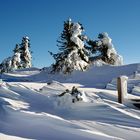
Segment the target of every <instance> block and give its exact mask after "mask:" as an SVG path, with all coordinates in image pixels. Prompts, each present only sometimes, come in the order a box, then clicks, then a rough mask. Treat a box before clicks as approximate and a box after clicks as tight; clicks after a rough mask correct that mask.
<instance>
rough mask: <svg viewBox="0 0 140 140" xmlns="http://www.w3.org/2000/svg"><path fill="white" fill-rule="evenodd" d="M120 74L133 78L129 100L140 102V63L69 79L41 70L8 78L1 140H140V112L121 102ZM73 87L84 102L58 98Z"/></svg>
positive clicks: (1, 102)
mask: <svg viewBox="0 0 140 140" xmlns="http://www.w3.org/2000/svg"><path fill="white" fill-rule="evenodd" d="M120 75H126V76H128V77H129V80H128V89H129V91H130V93H131V94H130V96H129V97H131V96H134V97H135V98H140V94H139V93H140V92H139V91H140V76H139V75H140V64H132V65H125V66H119V67H116V66H115V67H114V66H102V67H92V68H90V69H89V70H88V71H86V72H78V71H77V72H76V71H75V72H74V73H73V74H72V75H68V76H64V75H62V74H60V75H51V74H48V72H47V70H45V71H40V70H39V69H36V68H32V69H25V70H22V71H21V70H20V71H16V72H13V73H9V74H4V75H2V77H1V78H2V79H3V80H5V82H1V84H0V140H18V139H19V140H22V139H26V140H27V139H36V140H50V139H52V140H66V139H67V140H71V139H75V140H124V139H125V140H139V139H140V110H139V109H138V108H136V107H135V106H133V105H132V104H131V103H130V102H129V100H127V99H126V102H125V103H124V104H123V105H122V104H119V103H117V91H116V90H115V85H116V83H115V79H116V78H117V77H118V76H120ZM52 81H53V82H52ZM56 81H57V82H56ZM130 81H131V82H130ZM73 86H76V87H78V89H79V91H81V93H82V99H83V100H82V101H77V102H75V103H72V96H71V95H70V94H66V95H65V96H62V97H59V96H58V95H60V94H61V93H62V92H64V91H65V90H66V89H69V90H71V89H72V87H73ZM111 87H114V88H113V89H114V90H112V89H110V88H111Z"/></svg>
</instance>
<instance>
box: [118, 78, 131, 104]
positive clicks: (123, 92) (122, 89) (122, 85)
mask: <svg viewBox="0 0 140 140" xmlns="http://www.w3.org/2000/svg"><path fill="white" fill-rule="evenodd" d="M127 79H128V77H127V76H120V77H118V79H117V89H118V103H123V101H124V98H125V97H126V96H127Z"/></svg>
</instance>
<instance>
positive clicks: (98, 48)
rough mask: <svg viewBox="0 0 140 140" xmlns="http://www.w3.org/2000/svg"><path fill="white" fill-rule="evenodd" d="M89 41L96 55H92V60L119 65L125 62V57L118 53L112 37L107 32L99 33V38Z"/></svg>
mask: <svg viewBox="0 0 140 140" xmlns="http://www.w3.org/2000/svg"><path fill="white" fill-rule="evenodd" d="M87 43H88V44H89V45H90V46H91V51H92V54H93V55H94V56H92V57H90V61H91V62H93V63H96V62H100V63H102V64H103V63H106V64H110V65H117V66H118V65H122V64H123V57H122V56H121V55H119V54H118V53H117V51H116V50H115V48H114V45H113V44H112V39H111V38H110V37H109V36H108V34H107V33H106V32H103V33H100V34H99V35H98V40H95V41H93V40H88V42H87ZM99 65H101V64H99Z"/></svg>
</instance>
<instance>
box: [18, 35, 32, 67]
mask: <svg viewBox="0 0 140 140" xmlns="http://www.w3.org/2000/svg"><path fill="white" fill-rule="evenodd" d="M20 52H21V56H20V58H21V67H22V68H30V67H31V66H32V56H31V51H30V40H29V37H27V36H26V37H23V38H22V43H21V48H20Z"/></svg>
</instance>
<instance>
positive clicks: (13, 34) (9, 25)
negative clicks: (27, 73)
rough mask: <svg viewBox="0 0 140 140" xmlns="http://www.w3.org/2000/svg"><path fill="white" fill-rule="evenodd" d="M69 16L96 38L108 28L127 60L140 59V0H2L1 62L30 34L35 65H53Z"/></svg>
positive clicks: (0, 3)
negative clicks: (53, 56)
mask: <svg viewBox="0 0 140 140" xmlns="http://www.w3.org/2000/svg"><path fill="white" fill-rule="evenodd" d="M69 17H71V18H72V20H73V21H74V22H78V21H80V22H81V23H82V24H83V26H84V28H85V34H86V35H87V36H89V37H90V38H92V39H96V38H97V35H98V33H100V32H108V34H109V35H110V37H111V38H112V40H113V44H114V46H115V48H116V50H117V51H118V53H119V54H121V55H122V56H123V57H124V62H125V63H126V64H129V63H139V62H140V49H139V48H140V0H0V62H1V61H2V60H3V59H4V58H6V57H9V56H11V55H12V54H13V52H12V50H13V48H14V47H15V44H16V43H21V39H22V37H23V36H29V37H30V40H31V50H32V51H33V64H34V66H36V67H44V66H49V65H51V64H52V63H53V62H54V61H53V58H52V57H51V56H50V55H49V53H48V51H52V52H57V51H58V48H57V46H56V44H57V43H56V40H57V39H58V37H59V36H60V33H61V32H62V30H63V21H64V20H66V19H68V18H69Z"/></svg>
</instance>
